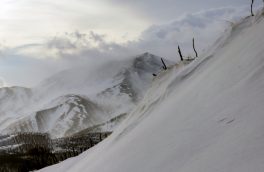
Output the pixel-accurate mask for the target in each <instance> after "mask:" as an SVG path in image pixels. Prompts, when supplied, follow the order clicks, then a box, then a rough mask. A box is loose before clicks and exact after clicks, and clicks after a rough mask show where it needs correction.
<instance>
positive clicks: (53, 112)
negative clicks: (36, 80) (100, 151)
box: [0, 53, 171, 137]
mask: <svg viewBox="0 0 264 172" xmlns="http://www.w3.org/2000/svg"><path fill="white" fill-rule="evenodd" d="M166 62H167V63H168V64H171V62H169V61H166ZM161 70H162V63H161V61H160V57H157V56H154V55H152V54H149V53H144V54H142V55H139V56H137V57H134V58H130V59H125V60H120V61H111V62H108V63H107V64H104V65H102V66H101V67H100V68H96V70H91V69H88V68H87V67H85V66H84V67H80V68H73V69H70V70H67V71H63V72H60V73H58V74H56V75H54V76H52V77H50V78H48V79H46V80H45V81H43V82H42V83H40V84H39V85H38V86H37V87H35V88H33V89H23V88H20V89H18V88H2V89H0V96H1V99H0V103H1V104H0V107H1V110H2V112H3V115H2V116H1V119H0V124H1V125H0V131H2V133H14V132H20V131H24V132H26V131H35V132H49V133H50V134H51V135H52V136H53V137H63V136H69V135H72V134H74V133H76V132H79V131H81V130H84V129H87V128H90V129H91V128H92V127H93V126H95V127H96V128H97V130H98V129H99V130H100V129H101V130H112V129H113V127H115V125H116V124H117V123H119V122H116V121H114V119H117V118H118V119H119V120H120V119H121V118H119V117H121V116H122V117H123V116H124V114H127V113H128V112H130V111H131V109H132V108H134V106H135V105H136V104H137V102H139V100H141V99H142V98H143V96H144V94H145V92H146V90H147V89H148V88H149V87H150V85H151V82H152V80H153V76H152V73H159V72H160V71H161ZM11 105H12V106H11ZM122 119H123V118H122ZM111 121H112V122H111ZM104 124H105V125H104ZM98 126H100V127H99V128H98Z"/></svg>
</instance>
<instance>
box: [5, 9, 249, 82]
mask: <svg viewBox="0 0 264 172" xmlns="http://www.w3.org/2000/svg"><path fill="white" fill-rule="evenodd" d="M247 10H248V9H247V7H245V8H232V7H227V8H218V9H211V10H206V11H201V12H197V13H192V14H185V15H182V16H181V17H179V18H176V19H175V20H174V21H173V22H169V23H167V24H162V25H153V26H151V27H149V28H148V29H146V30H145V31H144V32H142V34H141V36H140V39H139V40H137V41H129V42H126V43H116V42H113V41H109V40H111V39H108V37H109V35H105V34H98V33H97V32H95V31H89V32H85V33H82V32H78V31H76V32H72V33H64V34H57V35H56V36H54V37H52V38H49V39H47V40H45V41H41V42H36V43H34V44H25V45H22V46H19V47H15V48H10V47H9V48H7V47H4V48H1V49H2V50H0V52H1V53H0V73H1V76H2V77H4V78H6V79H7V82H8V83H10V84H11V85H25V86H32V85H36V84H37V83H38V82H40V81H41V80H42V79H43V78H45V77H47V76H49V75H51V74H53V73H55V72H58V71H60V70H63V69H67V68H70V67H74V66H78V65H87V67H91V66H94V64H95V63H102V62H105V61H107V60H111V59H120V58H125V57H129V56H134V55H137V54H139V53H143V52H146V51H149V52H151V53H154V54H157V55H160V56H163V57H167V58H170V59H172V60H174V61H177V60H179V57H178V53H177V46H178V45H180V46H181V48H182V51H183V54H184V55H185V56H187V55H193V52H192V44H191V43H192V42H191V41H192V38H193V37H195V40H196V45H197V50H198V52H199V54H201V52H202V50H203V49H205V48H206V47H208V45H210V44H212V43H213V42H214V40H216V38H217V37H218V36H219V35H220V34H221V33H222V32H223V31H224V30H225V27H227V26H228V25H229V22H230V21H234V20H237V19H239V18H240V17H241V16H245V15H248V11H247ZM2 47H3V46H2Z"/></svg>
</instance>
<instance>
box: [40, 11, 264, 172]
mask: <svg viewBox="0 0 264 172" xmlns="http://www.w3.org/2000/svg"><path fill="white" fill-rule="evenodd" d="M263 31H264V17H263V13H259V14H258V15H256V16H255V17H247V18H245V19H244V20H243V21H241V22H240V23H238V24H236V25H234V26H233V28H232V30H231V31H230V32H228V33H226V34H228V37H227V39H224V40H221V41H220V43H219V45H218V48H217V49H216V51H215V52H214V53H213V54H212V55H210V54H208V55H206V56H204V57H202V58H200V59H197V60H195V61H194V62H193V63H192V64H190V65H189V66H187V67H185V68H182V69H181V70H179V71H178V70H176V69H175V68H171V69H170V70H169V71H167V72H163V73H162V74H160V75H159V77H158V78H156V79H155V82H154V83H153V85H152V88H151V89H150V90H149V91H148V93H147V94H146V97H145V98H144V100H143V101H142V102H141V103H140V104H139V106H137V108H136V109H135V110H134V111H133V112H132V113H131V114H130V115H129V117H128V118H127V119H126V120H125V121H124V122H123V123H122V124H121V125H120V126H119V127H118V129H117V130H116V131H115V132H114V133H113V134H112V135H111V136H110V137H109V138H108V139H106V140H105V141H103V142H102V143H100V144H99V145H97V146H95V147H94V148H92V149H91V150H88V151H87V152H85V153H83V154H81V155H80V156H78V157H75V158H72V159H69V160H66V161H65V162H62V163H60V164H57V165H54V166H51V167H48V168H45V169H43V170H41V171H42V172H46V171H47V172H52V171H56V172H59V171H60V172H62V171H63V172H83V171H87V172H97V171H100V172H135V171H136V172H161V171H162V172H172V171H177V172H216V171H217V172H253V171H254V172H261V171H263V169H264V134H263V131H264V115H263V112H264V106H263V105H264V104H263V102H264V32H263Z"/></svg>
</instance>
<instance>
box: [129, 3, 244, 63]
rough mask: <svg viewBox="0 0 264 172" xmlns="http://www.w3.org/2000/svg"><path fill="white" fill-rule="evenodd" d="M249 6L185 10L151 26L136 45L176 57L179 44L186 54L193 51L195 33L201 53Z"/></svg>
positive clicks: (169, 56) (242, 14)
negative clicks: (179, 15) (168, 21)
mask: <svg viewBox="0 0 264 172" xmlns="http://www.w3.org/2000/svg"><path fill="white" fill-rule="evenodd" d="M246 10H247V8H246V7H241V8H232V7H225V8H217V9H210V10H206V11H201V12H198V13H191V14H185V15H183V16H181V17H179V18H178V19H176V20H174V21H173V22H170V23H168V24H163V25H153V26H151V27H149V28H148V29H146V30H145V31H144V32H143V33H142V34H141V36H140V40H139V41H137V42H134V43H133V46H135V47H138V48H141V49H145V50H148V51H151V52H153V53H156V54H159V55H163V56H166V57H168V58H170V59H174V60H177V59H176V57H175V56H177V46H178V45H180V46H181V47H182V50H183V52H184V54H185V55H186V56H187V55H193V51H192V38H193V37H194V38H195V40H196V44H197V49H198V50H199V52H200V53H201V52H202V51H204V50H205V49H206V48H207V47H208V46H209V45H211V44H212V43H213V42H214V41H215V40H216V39H217V37H218V36H220V35H221V34H222V33H223V32H224V30H225V28H227V27H228V25H229V24H230V22H231V21H234V22H235V21H236V20H238V19H239V18H241V17H242V16H245V15H247V11H246Z"/></svg>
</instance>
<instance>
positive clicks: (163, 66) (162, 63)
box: [161, 58, 168, 70]
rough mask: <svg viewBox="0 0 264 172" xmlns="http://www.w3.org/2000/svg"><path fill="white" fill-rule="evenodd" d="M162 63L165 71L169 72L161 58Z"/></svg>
mask: <svg viewBox="0 0 264 172" xmlns="http://www.w3.org/2000/svg"><path fill="white" fill-rule="evenodd" d="M161 62H162V64H163V69H164V70H167V69H168V68H167V66H166V64H165V62H164V61H163V59H162V58H161Z"/></svg>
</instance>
